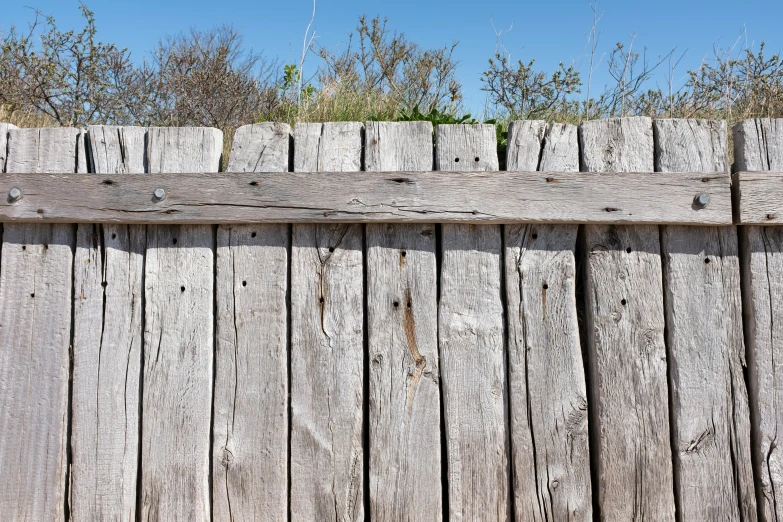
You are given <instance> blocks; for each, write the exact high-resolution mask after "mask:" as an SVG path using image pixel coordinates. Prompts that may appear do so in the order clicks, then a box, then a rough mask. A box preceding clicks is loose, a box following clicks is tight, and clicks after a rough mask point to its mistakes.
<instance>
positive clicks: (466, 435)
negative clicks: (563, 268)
mask: <svg viewBox="0 0 783 522" xmlns="http://www.w3.org/2000/svg"><path fill="white" fill-rule="evenodd" d="M436 143H437V147H436V153H435V166H436V170H453V171H482V170H497V169H498V158H497V149H496V137H495V127H494V126H493V125H438V128H437V136H436ZM501 244H502V237H501V228H500V226H498V225H481V226H479V225H443V229H442V251H443V254H442V255H443V257H442V263H443V264H442V267H441V289H440V306H439V310H438V321H439V340H438V342H439V346H440V356H441V377H442V379H443V383H442V388H443V405H444V421H445V427H446V450H447V458H448V462H447V466H448V467H447V469H448V481H449V511H450V513H449V518H450V520H452V521H461V520H486V521H494V520H497V521H505V520H508V519H509V518H510V517H511V514H510V511H511V510H510V496H509V467H508V417H507V410H506V408H507V397H506V393H507V390H506V356H505V353H504V352H505V350H504V331H503V302H502V298H501V288H500V282H501V256H502V251H501Z"/></svg>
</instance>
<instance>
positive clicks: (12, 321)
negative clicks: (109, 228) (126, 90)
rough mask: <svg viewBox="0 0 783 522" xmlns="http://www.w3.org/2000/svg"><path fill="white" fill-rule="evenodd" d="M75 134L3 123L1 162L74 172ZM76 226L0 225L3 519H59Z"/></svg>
mask: <svg viewBox="0 0 783 522" xmlns="http://www.w3.org/2000/svg"><path fill="white" fill-rule="evenodd" d="M78 136H79V130H78V129H54V128H51V129H8V138H7V151H8V157H7V158H6V161H5V166H6V170H7V171H8V172H75V171H76V167H77V164H78V157H77V149H76V146H77V141H78ZM3 176H4V175H3ZM75 228H76V227H74V226H73V225H43V224H6V225H5V226H4V229H3V245H2V259H1V260H0V325H2V336H1V337H0V419H2V421H0V426H2V429H0V470H1V473H2V487H0V514H2V515H0V516H2V518H5V519H8V520H47V521H48V520H53V521H61V520H65V506H66V498H65V492H66V483H65V482H66V470H67V455H66V446H67V435H68V433H67V432H68V379H69V364H70V362H69V358H70V357H69V356H70V353H69V351H70V350H69V347H70V340H71V339H70V333H71V290H72V281H73V279H72V274H73V253H72V249H73V247H74V241H75V238H74V235H75V234H74V232H75Z"/></svg>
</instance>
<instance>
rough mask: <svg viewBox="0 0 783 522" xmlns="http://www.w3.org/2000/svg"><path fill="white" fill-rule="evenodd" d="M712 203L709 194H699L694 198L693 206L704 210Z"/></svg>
mask: <svg viewBox="0 0 783 522" xmlns="http://www.w3.org/2000/svg"><path fill="white" fill-rule="evenodd" d="M709 202H710V196H709V194H699V195H698V196H696V197H695V198H693V204H694V205H696V207H697V208H704V207H706V206H707V205H708V204H709Z"/></svg>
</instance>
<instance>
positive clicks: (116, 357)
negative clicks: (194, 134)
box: [70, 126, 146, 521]
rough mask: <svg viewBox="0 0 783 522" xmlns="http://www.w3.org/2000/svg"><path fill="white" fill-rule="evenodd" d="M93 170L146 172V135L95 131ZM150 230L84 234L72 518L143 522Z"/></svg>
mask: <svg viewBox="0 0 783 522" xmlns="http://www.w3.org/2000/svg"><path fill="white" fill-rule="evenodd" d="M88 135H89V143H90V156H91V161H90V162H89V163H91V164H92V166H93V170H94V171H95V172H97V173H101V174H104V173H106V174H109V173H110V174H117V173H126V172H137V173H138V172H144V171H145V164H144V157H145V150H144V142H145V136H146V130H145V129H144V128H142V127H109V126H97V127H90V128H89V131H88ZM145 237H146V229H145V227H143V226H129V225H103V226H101V225H99V224H80V225H78V228H77V232H76V254H75V258H74V259H75V262H74V289H75V293H74V296H73V303H74V305H73V313H74V334H73V392H72V399H71V408H72V412H73V414H72V420H71V452H72V466H71V491H70V496H71V502H70V507H71V517H72V518H74V519H75V520H96V519H112V520H129V521H130V520H135V518H136V488H137V475H138V469H137V468H138V460H139V406H140V404H139V400H140V396H139V386H140V381H139V379H140V373H141V342H142V329H141V314H142V290H143V288H142V281H143V276H144V246H145Z"/></svg>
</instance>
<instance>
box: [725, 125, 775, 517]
mask: <svg viewBox="0 0 783 522" xmlns="http://www.w3.org/2000/svg"><path fill="white" fill-rule="evenodd" d="M733 135H734V159H735V163H734V168H735V169H736V170H743V171H749V177H752V176H756V175H758V176H759V177H761V176H762V175H763V174H762V173H761V172H756V171H765V170H783V120H780V119H779V120H770V119H757V120H745V121H743V122H741V123H738V124H737V125H735V126H734V129H733ZM743 180H744V178H742V177H740V190H741V191H742V196H741V203H740V204H741V208H742V209H743V211H744V208H745V205H746V201H747V199H748V198H747V196H748V193H747V191H746V189H745V185H744V184H743ZM740 252H741V264H742V271H741V273H742V297H743V307H742V308H743V322H744V326H745V341H746V343H747V355H748V370H749V371H748V376H749V379H748V394H749V398H750V404H751V423H752V428H753V429H752V431H751V433H752V436H753V450H754V451H753V459H754V462H753V466H754V468H755V471H756V478H757V481H758V487H757V489H758V497H757V500H758V503H759V504H760V505H759V514H760V516H761V520H763V521H765V522H773V521H777V520H781V519H783V498H781V496H780V495H781V493H780V492H781V491H783V457H782V456H781V453H780V447H779V443H778V426H779V425H783V403H782V402H781V400H780V399H779V397H780V396H781V394H783V368H781V366H780V361H783V326H781V325H783V227H779V226H769V227H763V226H748V227H740Z"/></svg>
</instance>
